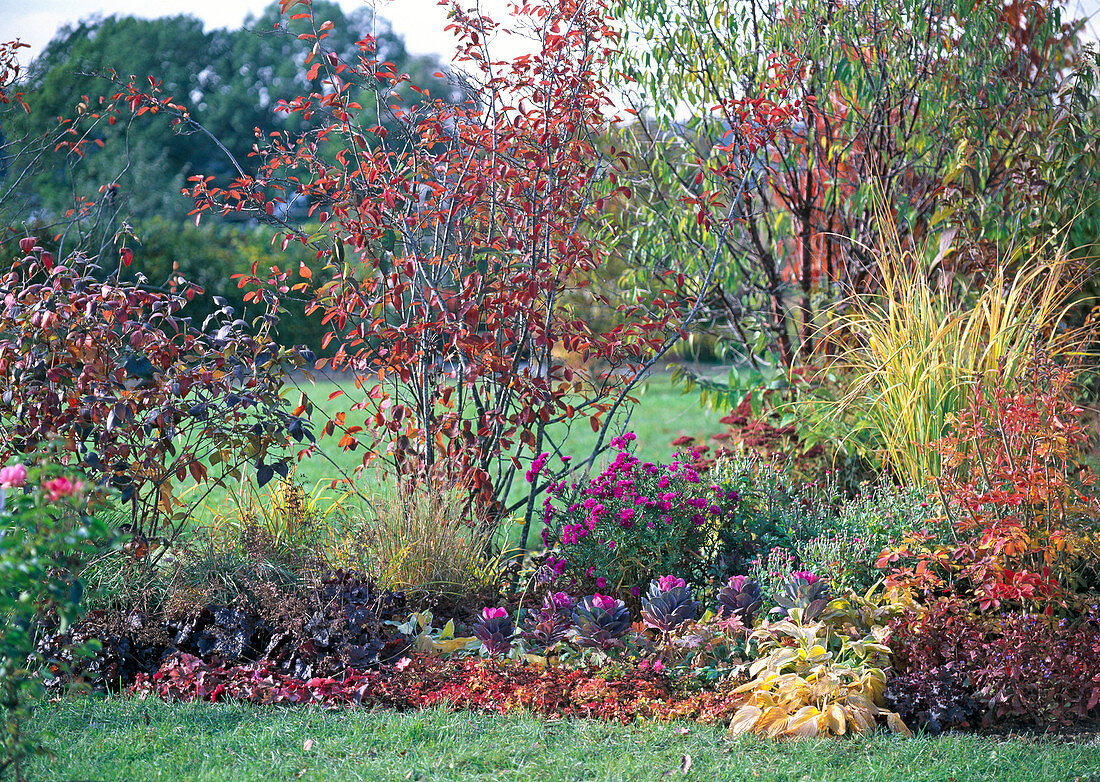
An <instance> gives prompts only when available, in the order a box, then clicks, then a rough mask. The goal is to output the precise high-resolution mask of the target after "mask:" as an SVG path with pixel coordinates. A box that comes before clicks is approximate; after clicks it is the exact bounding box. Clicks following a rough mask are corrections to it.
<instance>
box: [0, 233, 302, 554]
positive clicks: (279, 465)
mask: <svg viewBox="0 0 1100 782" xmlns="http://www.w3.org/2000/svg"><path fill="white" fill-rule="evenodd" d="M20 250H21V251H22V252H23V253H24V255H23V256H22V257H20V258H17V259H15V260H14V261H13V262H12V263H11V264H10V266H9V267H7V269H6V271H5V273H4V274H3V276H2V277H0V295H2V296H3V297H4V306H3V308H2V310H0V335H2V337H0V452H2V453H4V454H7V455H9V456H10V455H11V454H24V453H28V452H31V451H33V450H34V449H36V448H39V447H40V446H41V445H42V444H43V443H46V442H54V443H58V444H60V446H61V447H62V448H63V449H64V450H65V452H66V453H67V455H66V456H65V458H66V459H68V460H70V461H71V463H72V464H74V465H79V467H80V469H81V470H83V471H84V472H85V473H86V474H87V476H88V477H89V478H90V479H91V480H92V481H93V482H94V483H96V484H97V485H110V486H112V487H114V488H116V489H117V490H118V495H119V501H120V502H122V503H123V504H125V505H126V506H127V508H128V510H129V511H130V524H131V526H132V528H133V531H134V533H135V536H138V537H141V538H145V539H148V540H149V541H150V542H152V541H153V540H154V539H156V538H158V537H164V538H166V539H173V538H174V537H175V536H176V534H177V533H178V531H179V529H180V528H181V526H182V524H183V523H184V522H185V521H186V519H187V518H188V516H189V510H190V509H189V508H188V507H186V505H185V504H184V503H183V501H182V500H181V497H180V494H181V492H180V488H181V486H183V485H184V484H186V483H188V482H192V481H194V482H199V483H206V484H207V485H208V486H210V485H213V484H216V483H218V482H220V481H222V480H223V479H224V478H226V477H228V476H231V475H238V474H239V473H240V471H241V470H242V469H245V468H246V467H249V466H251V467H253V468H255V470H256V475H257V479H258V480H259V481H260V482H261V483H263V482H266V481H267V480H270V479H271V478H272V477H273V476H274V475H275V474H276V473H279V474H284V475H285V474H286V473H287V470H288V468H287V463H286V460H287V454H286V453H285V451H283V450H282V447H283V446H284V445H285V444H286V443H287V442H289V441H290V440H291V439H297V440H302V439H306V438H308V437H310V436H311V435H310V434H309V428H308V423H307V422H306V421H305V420H304V419H303V418H301V417H300V416H299V415H296V414H294V413H293V412H292V411H291V410H290V409H289V405H288V404H287V402H286V401H285V400H284V399H283V397H282V396H281V395H280V390H281V388H282V383H283V374H284V371H285V370H286V369H287V368H288V367H291V366H293V364H294V363H295V362H297V363H301V362H302V360H303V356H302V354H300V353H299V352H297V351H285V350H281V349H278V348H276V347H275V346H274V345H273V343H271V342H270V340H269V339H268V333H267V332H268V328H269V325H270V322H269V321H268V320H266V319H265V318H263V317H261V318H260V319H259V320H258V321H257V324H256V328H255V329H253V328H252V327H251V326H250V325H249V324H247V323H245V322H244V321H242V320H240V319H235V317H234V315H233V313H232V312H231V311H229V310H223V311H221V312H220V313H218V316H217V317H216V318H214V319H212V320H211V321H210V322H208V323H207V324H206V328H205V330H200V329H198V328H196V327H194V326H193V325H192V323H191V322H190V321H189V320H188V319H187V318H186V316H185V314H184V313H183V310H184V307H185V305H186V303H187V302H188V300H189V299H191V298H192V297H193V296H194V295H195V289H194V288H193V287H192V286H190V285H188V284H187V283H185V282H183V281H176V283H175V287H174V288H173V289H169V290H161V289H156V288H152V287H148V286H144V285H140V284H136V283H122V282H119V281H118V276H119V270H121V269H122V268H124V267H125V264H126V262H127V257H126V256H125V255H122V256H121V257H120V258H119V259H118V260H117V262H116V263H115V267H116V268H115V269H113V270H112V269H104V268H101V267H100V266H98V265H97V263H96V262H95V260H94V259H90V258H86V257H84V256H81V255H73V256H70V257H68V258H65V259H64V260H63V261H58V260H57V259H55V258H54V257H53V255H52V254H51V253H50V252H49V251H47V250H45V249H43V248H42V247H40V246H38V245H37V244H35V242H34V240H33V239H24V240H22V241H21V242H20ZM102 260H103V261H104V262H106V259H102Z"/></svg>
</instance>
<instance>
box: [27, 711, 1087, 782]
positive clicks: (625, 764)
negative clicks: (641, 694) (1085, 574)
mask: <svg viewBox="0 0 1100 782" xmlns="http://www.w3.org/2000/svg"><path fill="white" fill-rule="evenodd" d="M35 728H36V729H37V730H39V731H40V735H41V736H42V737H43V739H44V740H45V742H46V743H47V745H48V746H49V747H50V748H51V749H52V751H53V752H54V753H55V757H54V758H53V759H49V758H42V759H39V760H37V761H36V762H35V764H34V765H33V766H32V768H31V771H32V775H31V779H36V780H58V781H59V782H60V781H61V780H127V781H128V782H129V781H131V780H132V781H133V782H139V781H140V780H175V779H179V780H232V781H233V782H238V781H240V782H243V781H244V780H297V779H301V780H318V781H324V782H327V781H328V780H334V781H339V780H475V779H492V780H520V779H524V780H526V779H531V780H548V781H550V780H589V779H591V780H662V779H684V780H707V781H708V782H710V781H711V780H753V781H754V782H755V781H757V780H815V782H816V781H818V780H845V782H848V781H850V780H866V781H867V782H880V781H885V780H904V781H905V782H917V780H942V781H943V782H969V781H970V780H984V779H990V780H993V779H995V780H1005V781H1006V782H1009V781H1011V780H1019V782H1043V780H1051V782H1053V781H1054V780H1064V781H1065V782H1070V780H1080V782H1086V781H1088V782H1093V781H1094V780H1096V779H1097V778H1098V777H1097V774H1098V773H1100V740H1097V739H1091V740H1089V741H1082V742H1076V743H1074V742H1060V741H1053V740H1052V741H1041V740H1035V739H1030V740H1024V739H1013V740H1008V741H999V740H993V739H988V738H981V737H975V736H961V735H960V736H946V737H939V738H935V739H932V738H922V737H918V738H915V739H904V738H899V737H894V736H890V735H877V736H874V737H869V738H848V739H839V740H818V741H805V742H786V743H775V742H765V741H759V740H757V739H753V738H745V737H742V738H739V739H738V740H736V741H732V742H731V741H728V740H727V739H726V738H725V736H724V732H723V731H722V730H721V729H719V728H714V727H707V726H701V725H695V724H690V723H677V724H667V723H664V724H646V725H628V726H620V725H612V724H608V723H603V722H596V721H561V722H544V721H540V720H535V719H530V718H525V717H511V716H510V717H494V716H483V715H476V714H470V713H457V714H452V713H448V712H444V711H438V710H433V711H423V712H416V713H408V714H398V713H393V712H366V711H357V710H339V711H322V710H320V709H316V708H299V709H286V708H279V707H267V708H264V707H254V706H247V705H237V704H219V705H208V704H176V705H168V704H165V703H163V702H160V701H155V700H149V701H139V700H136V699H119V698H111V699H99V698H73V699H69V700H63V701H62V702H60V703H53V704H46V705H43V706H42V707H41V708H40V709H39V710H38V711H37V714H36V717H35ZM307 741H308V742H310V744H309V745H308V747H309V748H308V749H307V748H306V747H307ZM685 756H690V758H691V762H690V768H687V769H686V772H685V773H681V768H683V767H685V766H687V761H685Z"/></svg>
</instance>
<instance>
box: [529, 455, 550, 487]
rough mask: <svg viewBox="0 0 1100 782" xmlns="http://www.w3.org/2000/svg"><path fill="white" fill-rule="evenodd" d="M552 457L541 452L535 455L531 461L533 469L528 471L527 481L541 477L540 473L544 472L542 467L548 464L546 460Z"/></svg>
mask: <svg viewBox="0 0 1100 782" xmlns="http://www.w3.org/2000/svg"><path fill="white" fill-rule="evenodd" d="M549 458H550V454H548V453H540V454H539V455H538V456H536V457H535V460H534V461H533V462H531V469H529V470H528V471H527V482H528V483H534V482H535V479H536V478H537V477H539V473H540V472H542V468H543V467H545V466H546V460H547V459H549Z"/></svg>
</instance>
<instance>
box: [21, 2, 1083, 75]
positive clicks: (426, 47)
mask: <svg viewBox="0 0 1100 782" xmlns="http://www.w3.org/2000/svg"><path fill="white" fill-rule="evenodd" d="M472 1H473V0H468V2H472ZM337 2H338V3H339V4H340V6H341V7H343V9H344V10H345V11H351V10H353V9H355V8H356V7H358V6H360V5H364V4H370V5H373V6H374V7H375V8H376V9H377V11H378V13H379V15H380V16H383V17H385V18H387V19H389V20H390V22H391V23H392V24H393V29H394V31H395V32H397V34H398V35H400V36H401V37H402V38H404V39H405V45H406V46H407V47H408V49H409V51H411V52H412V53H413V54H436V55H440V56H442V57H443V59H444V61H448V60H450V58H451V55H452V54H453V53H454V44H453V39H452V38H451V36H450V34H449V33H445V32H444V31H443V28H444V26H445V24H446V22H445V13H444V7H441V6H439V5H438V2H437V0H376V2H373V3H366V2H364V0H337ZM481 3H482V7H483V8H485V9H486V12H487V13H488V14H489V15H490V16H495V17H498V18H501V17H503V16H504V14H505V9H506V8H507V5H508V0H481ZM267 4H268V0H0V41H8V40H11V39H12V38H21V39H22V40H23V41H24V42H26V43H29V44H30V45H31V48H30V49H23V50H22V52H24V54H23V55H22V56H21V58H20V59H21V60H22V61H23V62H24V63H26V62H29V61H30V58H31V57H33V56H34V55H36V54H37V53H38V52H40V51H41V50H42V48H43V47H44V46H45V45H46V44H47V43H48V42H49V41H50V39H51V38H52V37H53V35H54V33H55V32H56V31H57V29H58V28H59V27H61V26H62V25H63V24H65V23H66V22H76V21H79V20H80V19H84V18H87V17H90V16H93V15H97V14H99V15H103V16H109V15H111V14H119V15H133V16H144V17H155V16H170V15H175V14H183V13H186V14H191V15H193V16H197V17H199V18H201V19H202V20H203V21H204V22H205V23H206V29H207V30H210V29H214V28H218V27H230V28H236V27H240V25H241V22H243V21H244V18H245V17H246V16H247V15H248V14H249V13H255V14H258V13H259V11H260V10H261V9H262V8H264V7H265V6H266V5H267ZM1069 8H1070V10H1071V11H1072V12H1074V13H1075V14H1077V15H1079V16H1087V17H1089V18H1090V22H1089V25H1090V27H1089V37H1091V38H1093V39H1094V40H1095V39H1097V38H1100V35H1098V32H1100V14H1098V11H1100V0H1070V2H1069Z"/></svg>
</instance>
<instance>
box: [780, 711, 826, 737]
mask: <svg viewBox="0 0 1100 782" xmlns="http://www.w3.org/2000/svg"><path fill="white" fill-rule="evenodd" d="M820 716H821V712H820V711H818V710H817V709H816V708H815V707H813V706H803V707H802V708H801V709H799V710H798V711H797V712H795V713H794V714H793V715H791V717H790V719H788V720H787V730H786V733H787V735H788V736H790V737H791V738H796V739H808V738H813V737H814V736H816V735H817V733H818V717H820Z"/></svg>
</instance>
